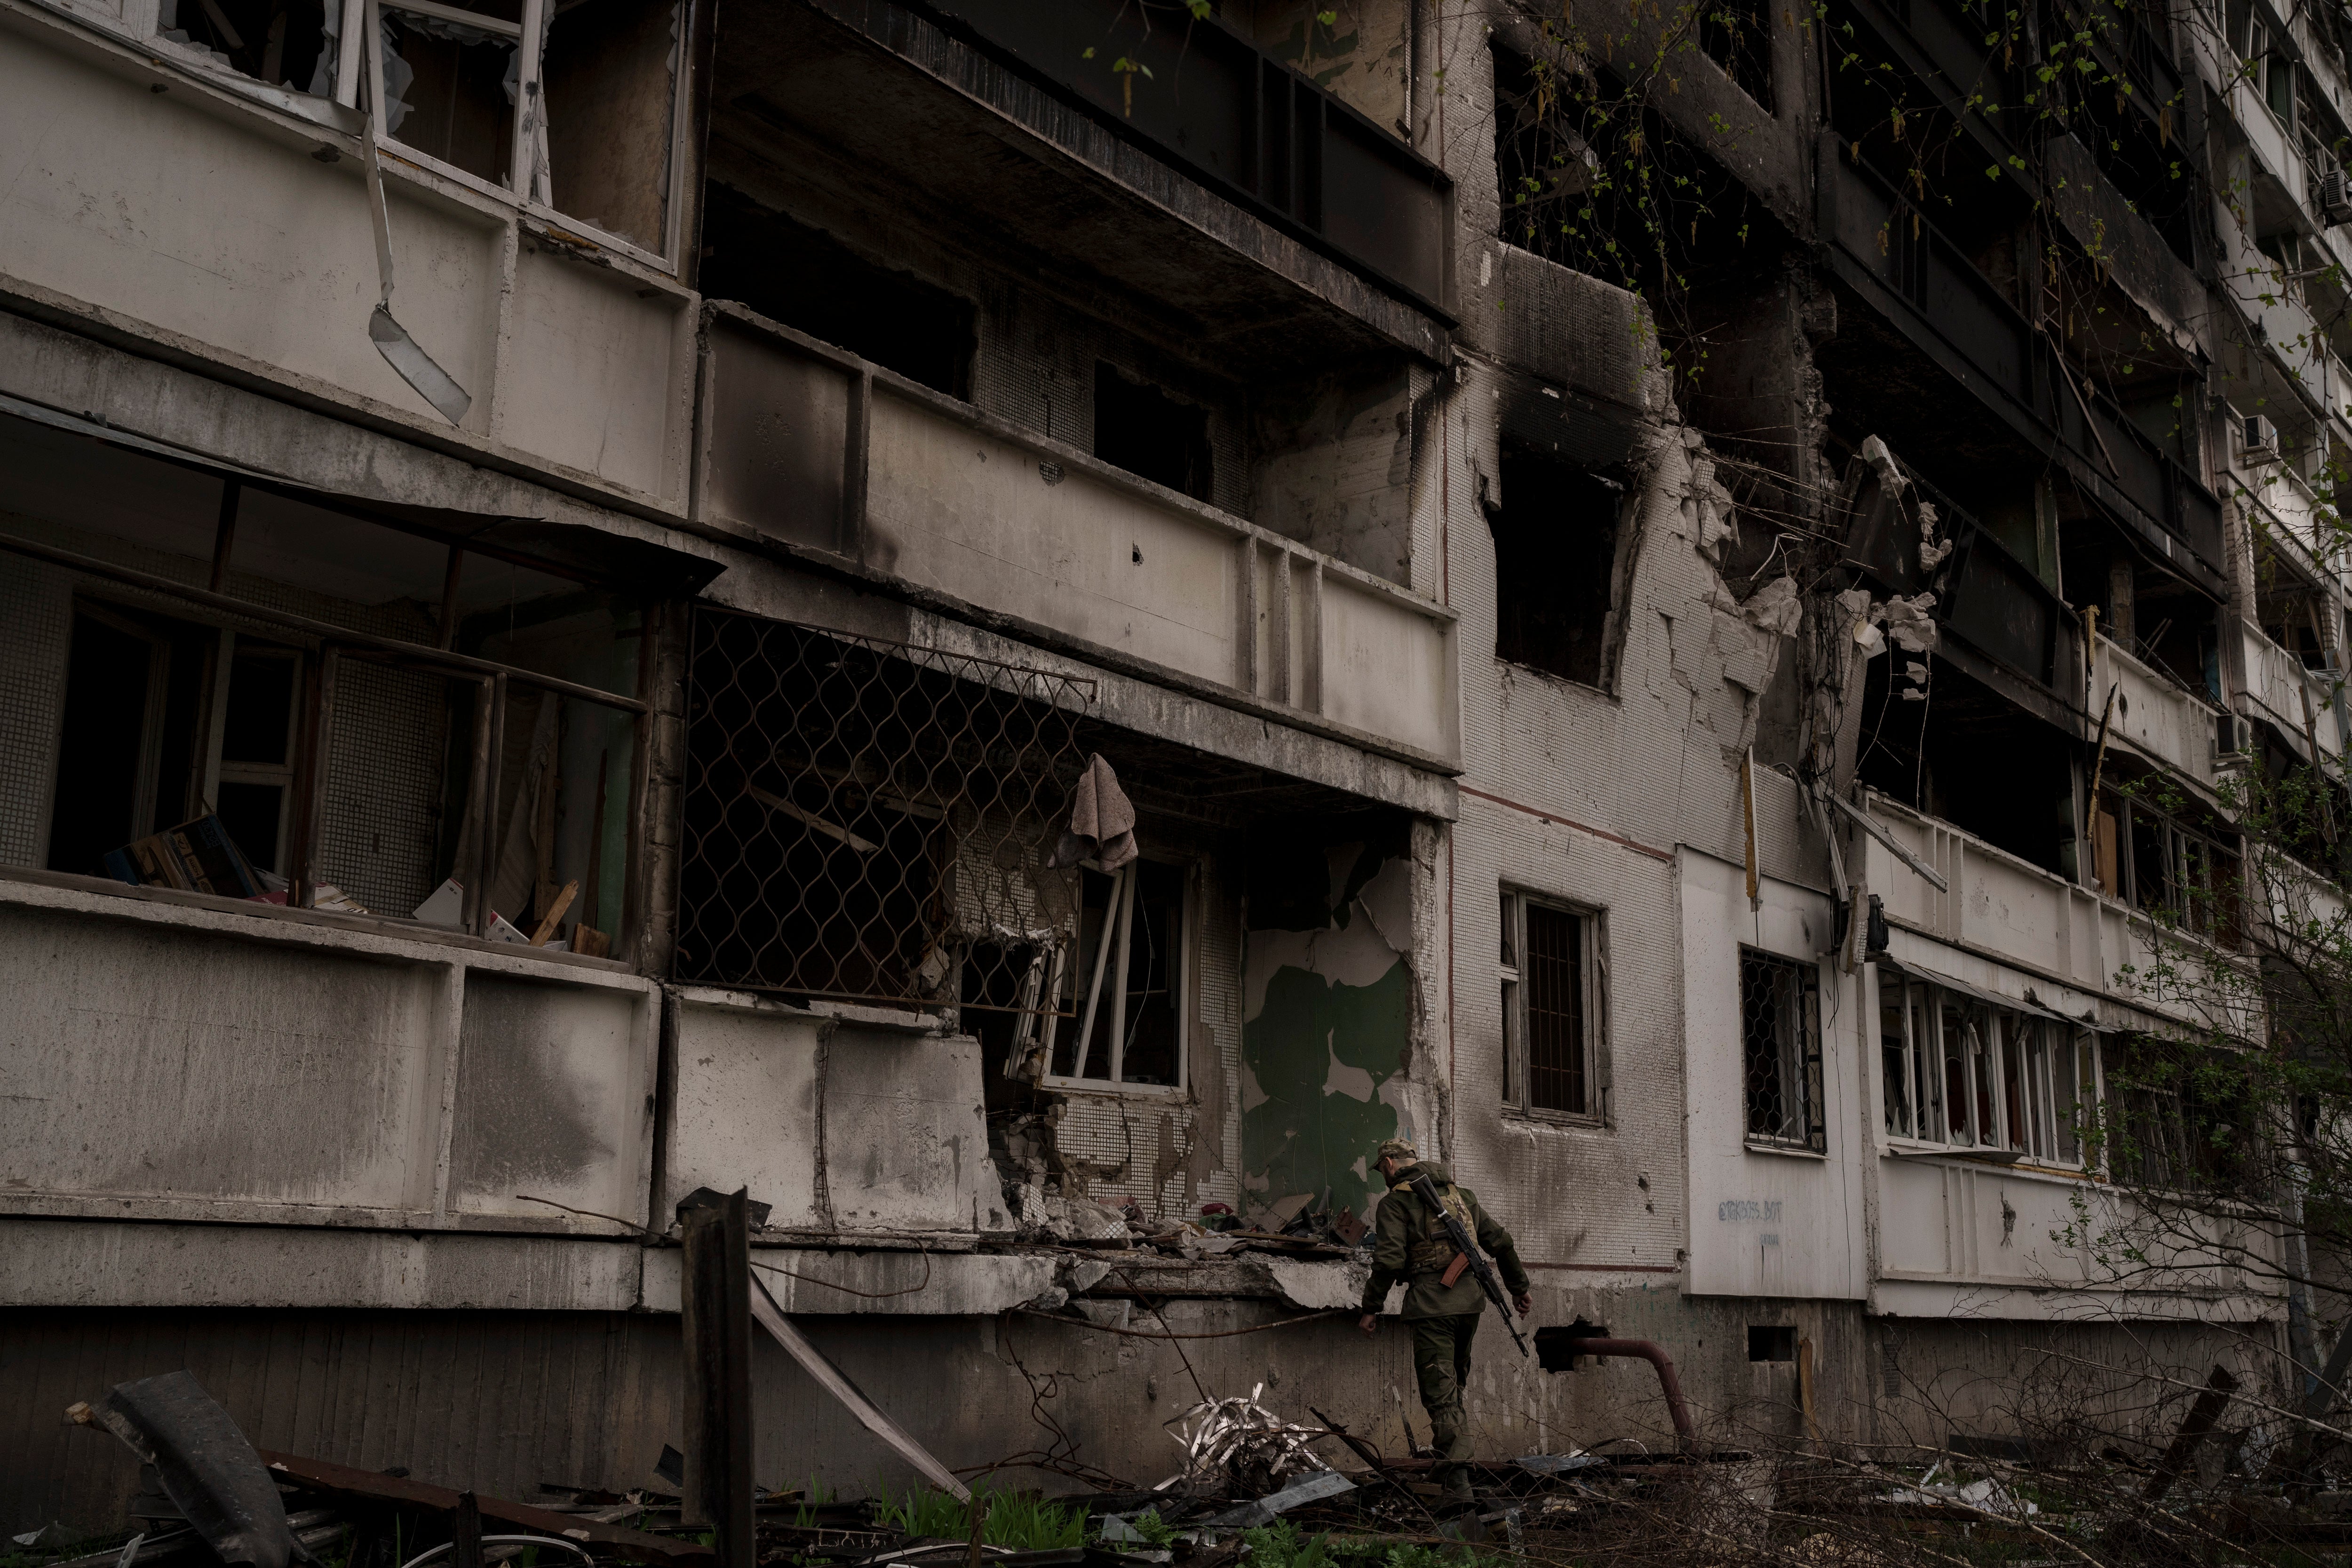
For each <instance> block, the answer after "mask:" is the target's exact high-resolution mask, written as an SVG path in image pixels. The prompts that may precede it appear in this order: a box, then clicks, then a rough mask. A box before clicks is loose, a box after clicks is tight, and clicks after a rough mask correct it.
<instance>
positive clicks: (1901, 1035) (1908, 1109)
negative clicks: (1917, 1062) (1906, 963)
mask: <svg viewBox="0 0 2352 1568" xmlns="http://www.w3.org/2000/svg"><path fill="white" fill-rule="evenodd" d="M1878 1082H1879V1092H1880V1099H1881V1100H1882V1109H1883V1110H1884V1111H1885V1121H1886V1131H1887V1135H1888V1136H1889V1137H1893V1138H1913V1137H1916V1136H1917V1135H1918V1131H1919V1122H1918V1116H1917V1113H1916V1109H1915V1101H1914V1100H1913V1098H1912V1096H1913V1092H1914V1090H1913V1087H1912V1085H1913V1079H1912V1072H1911V1053H1910V1040H1909V1038H1908V1027H1907V1026H1906V1021H1905V1011H1904V999H1903V993H1902V991H1901V990H1900V989H1899V988H1898V987H1896V986H1895V984H1894V983H1893V982H1892V981H1888V982H1885V984H1883V986H1882V988H1881V990H1880V993H1879V1003H1878Z"/></svg>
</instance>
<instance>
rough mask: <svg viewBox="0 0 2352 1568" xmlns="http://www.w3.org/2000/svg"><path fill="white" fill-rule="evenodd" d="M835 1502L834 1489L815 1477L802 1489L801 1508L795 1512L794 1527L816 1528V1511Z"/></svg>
mask: <svg viewBox="0 0 2352 1568" xmlns="http://www.w3.org/2000/svg"><path fill="white" fill-rule="evenodd" d="M832 1500H833V1489H832V1488H831V1487H829V1486H826V1485H825V1484H824V1482H823V1481H821V1480H818V1479H816V1478H815V1477H814V1476H811V1477H810V1478H809V1479H808V1485H806V1486H805V1487H803V1488H802V1489H801V1506H800V1507H799V1508H797V1509H795V1510H793V1527H794V1528H795V1529H799V1530H814V1529H815V1528H816V1511H815V1510H818V1509H820V1508H823V1507H824V1505H825V1504H827V1503H829V1502H831V1501H832Z"/></svg>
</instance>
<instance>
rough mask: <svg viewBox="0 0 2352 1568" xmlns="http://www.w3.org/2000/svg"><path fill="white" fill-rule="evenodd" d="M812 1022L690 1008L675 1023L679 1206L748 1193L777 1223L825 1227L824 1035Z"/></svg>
mask: <svg viewBox="0 0 2352 1568" xmlns="http://www.w3.org/2000/svg"><path fill="white" fill-rule="evenodd" d="M818 1028H819V1024H818V1022H817V1021H816V1020H814V1019H813V1018H810V1017H807V1016H801V1015H794V1016H786V1015H782V1014H780V1013H777V1012H774V1011H754V1010H752V1009H751V1008H750V1007H742V1008H737V1007H730V1006H702V1005H696V1004H693V1003H690V1002H689V1003H688V1004H686V1005H683V1006H681V1007H680V1008H679V1009H678V1016H677V1085H676V1089H675V1091H674V1094H673V1097H672V1106H673V1110H672V1115H673V1117H674V1120H673V1121H672V1123H671V1126H670V1130H669V1144H668V1147H669V1168H668V1170H667V1173H665V1175H664V1178H663V1190H664V1191H665V1192H666V1193H667V1194H668V1196H669V1198H670V1200H671V1201H675V1200H677V1198H680V1197H683V1196H685V1195H686V1194H688V1193H690V1192H692V1191H693V1190H694V1189H695V1188H697V1187H709V1188H711V1189H713V1190H715V1191H718V1192H722V1193H731V1192H733V1191H735V1189H736V1188H738V1187H744V1188H748V1189H749V1190H750V1193H751V1197H752V1198H753V1199H754V1200H755V1201H757V1202H759V1203H763V1204H770V1205H773V1206H774V1210H775V1212H774V1213H773V1214H772V1215H769V1216H768V1223H769V1224H770V1225H772V1226H783V1227H788V1228H793V1229H808V1228H812V1227H814V1226H819V1225H821V1224H822V1221H823V1211H822V1210H821V1209H820V1208H819V1207H818V1205H817V1146H816V1129H817V1099H816V1067H817V1032H818Z"/></svg>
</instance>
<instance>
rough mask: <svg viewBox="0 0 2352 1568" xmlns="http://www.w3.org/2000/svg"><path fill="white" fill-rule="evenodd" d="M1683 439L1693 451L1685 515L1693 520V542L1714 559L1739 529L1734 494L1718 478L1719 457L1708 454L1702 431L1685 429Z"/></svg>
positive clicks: (1686, 491) (1701, 551)
mask: <svg viewBox="0 0 2352 1568" xmlns="http://www.w3.org/2000/svg"><path fill="white" fill-rule="evenodd" d="M1683 441H1684V444H1685V446H1686V447H1688V448H1689V452H1690V480H1689V483H1688V484H1687V485H1686V486H1685V489H1684V490H1683V502H1682V504H1683V515H1684V516H1685V518H1687V519H1688V520H1689V521H1690V525H1691V531H1690V537H1691V542H1692V543H1694V544H1695V545H1696V546H1697V547H1698V552H1699V553H1700V554H1701V555H1704V556H1706V557H1707V558H1708V559H1709V560H1710V561H1712V560H1713V559H1714V558H1715V555H1716V547H1717V545H1719V544H1723V543H1725V542H1727V541H1729V540H1730V539H1732V538H1733V537H1734V536H1735V535H1736V534H1737V533H1738V527H1737V525H1736V523H1735V521H1734V513H1733V509H1732V496H1731V492H1730V491H1729V490H1727V489H1725V488H1724V487H1723V484H1722V482H1721V481H1719V480H1718V479H1717V478H1716V477H1715V476H1716V464H1715V459H1714V458H1710V457H1709V456H1707V453H1706V442H1705V440H1704V439H1703V438H1702V437H1700V435H1699V433H1698V432H1697V431H1696V430H1685V432H1684V433H1683Z"/></svg>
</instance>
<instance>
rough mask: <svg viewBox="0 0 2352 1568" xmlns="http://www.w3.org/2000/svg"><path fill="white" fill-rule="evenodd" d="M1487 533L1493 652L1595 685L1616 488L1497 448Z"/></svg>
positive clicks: (1601, 667)
mask: <svg viewBox="0 0 2352 1568" xmlns="http://www.w3.org/2000/svg"><path fill="white" fill-rule="evenodd" d="M1502 467H1503V476H1502V498H1501V500H1500V502H1499V503H1496V502H1495V501H1492V500H1489V501H1487V502H1486V524H1487V527H1488V529H1489V530H1490V531H1492V532H1493V534H1494V538H1495V657H1496V658H1500V659H1503V660H1505V661H1506V662H1507V663H1510V664H1523V665H1526V666H1528V668H1533V669H1540V670H1543V671H1545V672H1547V673H1549V674H1552V675H1558V676H1561V677H1564V678H1565V679H1570V680H1574V681H1580V682H1582V683H1583V684H1584V685H1587V686H1601V685H1605V684H1606V683H1607V682H1606V677H1607V675H1608V673H1609V672H1608V669H1607V662H1608V660H1607V654H1608V648H1609V641H1610V635H1611V633H1612V631H1613V629H1614V627H1613V626H1612V615H1611V611H1612V605H1613V602H1614V595H1613V589H1614V586H1615V577H1616V571H1617V531H1618V510H1619V502H1620V500H1621V499H1622V491H1621V490H1620V489H1618V488H1617V487H1616V486H1615V485H1613V484H1612V483H1610V482H1609V481H1608V480H1607V479H1602V478H1601V477H1600V476H1599V475H1596V474H1592V473H1588V472H1586V471H1585V470H1583V469H1581V468H1574V467H1572V466H1570V464H1567V463H1563V462H1560V461H1559V460H1558V459H1557V458H1549V457H1544V456H1541V455H1539V454H1538V453H1535V452H1533V451H1529V450H1528V449H1525V448H1512V447H1506V448H1505V449H1504V452H1503V465H1502Z"/></svg>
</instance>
